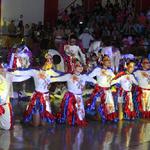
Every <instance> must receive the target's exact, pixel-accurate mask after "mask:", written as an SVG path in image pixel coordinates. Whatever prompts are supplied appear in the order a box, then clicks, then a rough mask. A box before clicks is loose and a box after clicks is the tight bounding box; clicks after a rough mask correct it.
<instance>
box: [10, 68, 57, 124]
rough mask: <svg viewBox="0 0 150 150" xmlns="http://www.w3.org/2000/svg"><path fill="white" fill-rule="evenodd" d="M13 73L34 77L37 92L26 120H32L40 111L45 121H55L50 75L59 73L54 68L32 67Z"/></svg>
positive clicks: (27, 110) (27, 112) (29, 105)
mask: <svg viewBox="0 0 150 150" xmlns="http://www.w3.org/2000/svg"><path fill="white" fill-rule="evenodd" d="M13 74H15V75H16V76H18V77H19V76H20V78H21V77H22V76H30V77H33V79H34V83H35V92H34V93H33V95H32V97H31V100H30V102H29V104H28V106H27V108H26V110H25V113H24V121H25V122H30V121H32V117H33V114H36V113H39V114H40V117H41V119H42V120H43V121H45V122H48V123H53V122H54V120H55V117H54V116H53V115H52V111H51V106H50V100H49V89H48V85H49V84H50V83H51V79H50V76H56V75H59V74H58V73H56V72H55V71H53V70H52V69H49V70H46V71H43V70H34V69H30V70H26V71H15V72H14V73H13Z"/></svg>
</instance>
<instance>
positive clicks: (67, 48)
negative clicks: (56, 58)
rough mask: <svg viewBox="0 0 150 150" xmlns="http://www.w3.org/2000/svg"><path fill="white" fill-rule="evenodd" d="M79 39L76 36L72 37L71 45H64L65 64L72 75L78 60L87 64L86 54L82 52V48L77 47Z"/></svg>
mask: <svg viewBox="0 0 150 150" xmlns="http://www.w3.org/2000/svg"><path fill="white" fill-rule="evenodd" d="M76 43H77V37H76V36H75V35H71V36H70V41H69V44H67V45H64V52H65V55H64V62H65V64H66V72H68V73H72V72H73V70H74V66H75V63H76V59H78V60H79V61H80V62H82V63H83V64H84V65H85V64H86V57H85V54H83V52H82V51H81V49H80V47H79V46H78V45H76Z"/></svg>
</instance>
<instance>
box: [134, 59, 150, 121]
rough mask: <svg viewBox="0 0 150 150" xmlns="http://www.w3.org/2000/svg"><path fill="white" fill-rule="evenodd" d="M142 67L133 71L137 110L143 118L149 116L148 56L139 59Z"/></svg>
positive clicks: (149, 77) (149, 80)
mask: <svg viewBox="0 0 150 150" xmlns="http://www.w3.org/2000/svg"><path fill="white" fill-rule="evenodd" d="M141 67H142V69H138V70H136V71H135V72H134V75H135V77H136V79H137V81H138V85H139V86H138V95H137V96H138V97H137V102H138V110H139V112H140V114H141V117H143V118H150V70H149V69H150V62H149V60H148V58H143V59H142V61H141Z"/></svg>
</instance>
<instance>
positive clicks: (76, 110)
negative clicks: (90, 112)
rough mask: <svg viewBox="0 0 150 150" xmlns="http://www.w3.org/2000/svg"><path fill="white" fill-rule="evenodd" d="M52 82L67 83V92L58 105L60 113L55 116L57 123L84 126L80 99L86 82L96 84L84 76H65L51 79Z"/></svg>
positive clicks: (83, 111) (83, 110)
mask: <svg viewBox="0 0 150 150" xmlns="http://www.w3.org/2000/svg"><path fill="white" fill-rule="evenodd" d="M52 80H53V82H65V81H66V82H67V88H68V92H66V94H65V95H64V98H63V99H62V102H61V105H60V109H61V111H60V113H58V114H57V117H58V118H57V121H58V123H67V124H69V125H79V126H85V125H86V124H87V122H86V121H85V109H84V102H83V98H82V94H83V89H84V86H85V83H86V82H92V83H96V81H95V80H94V79H93V78H90V77H89V76H87V75H86V74H78V75H77V74H65V75H63V76H59V77H56V78H52Z"/></svg>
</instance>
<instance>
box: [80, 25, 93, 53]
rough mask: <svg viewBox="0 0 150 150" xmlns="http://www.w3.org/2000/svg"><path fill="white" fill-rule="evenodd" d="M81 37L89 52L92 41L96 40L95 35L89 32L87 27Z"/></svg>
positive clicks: (84, 46)
mask: <svg viewBox="0 0 150 150" xmlns="http://www.w3.org/2000/svg"><path fill="white" fill-rule="evenodd" d="M79 39H80V40H81V42H82V45H83V48H84V49H85V51H86V52H87V51H88V49H89V47H90V43H91V42H92V41H93V40H94V38H93V36H92V35H91V34H90V33H89V29H88V28H85V30H84V32H83V33H82V34H81V35H80V36H79Z"/></svg>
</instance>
